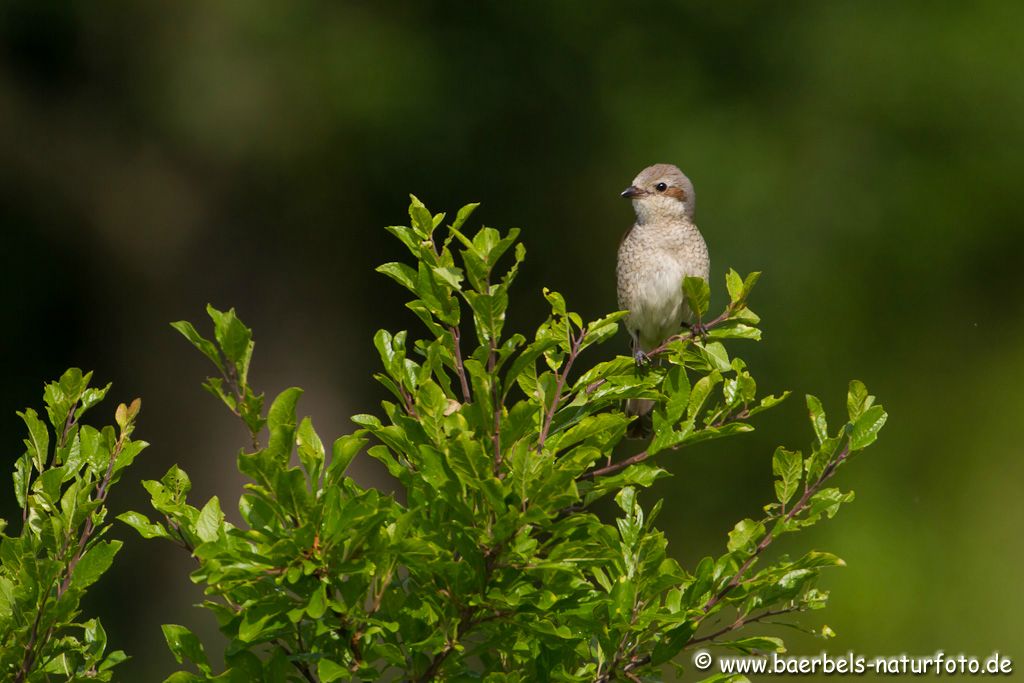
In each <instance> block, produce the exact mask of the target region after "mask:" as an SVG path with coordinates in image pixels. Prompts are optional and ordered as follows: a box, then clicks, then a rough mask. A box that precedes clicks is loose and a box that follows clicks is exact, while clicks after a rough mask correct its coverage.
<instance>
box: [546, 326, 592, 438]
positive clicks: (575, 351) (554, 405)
mask: <svg viewBox="0 0 1024 683" xmlns="http://www.w3.org/2000/svg"><path fill="white" fill-rule="evenodd" d="M586 333H587V330H586V329H582V330H580V333H579V335H577V336H576V337H574V338H573V339H572V344H571V345H570V347H569V355H568V356H567V357H566V359H565V365H564V366H562V372H561V373H560V374H559V375H558V379H557V381H556V383H555V391H554V397H553V398H552V399H551V407H550V408H548V412H547V415H545V416H544V426H543V427H542V428H541V430H540V438H538V439H537V451H538V452H539V451H540V450H541V449H543V448H544V442H545V441H546V440H547V438H548V432H549V431H551V422H552V421H553V420H554V419H555V411H556V410H558V404H559V402H560V399H561V397H562V387H563V386H565V380H566V378H568V376H569V370H571V369H572V364H573V362H574V361H575V360H576V358H577V357H578V356H579V355H580V345H581V344H583V337H584V336H586Z"/></svg>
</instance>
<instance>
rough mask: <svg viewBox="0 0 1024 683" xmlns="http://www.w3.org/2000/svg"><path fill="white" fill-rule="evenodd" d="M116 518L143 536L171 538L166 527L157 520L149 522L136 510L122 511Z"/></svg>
mask: <svg viewBox="0 0 1024 683" xmlns="http://www.w3.org/2000/svg"><path fill="white" fill-rule="evenodd" d="M117 519H119V520H120V521H122V522H124V523H125V524H127V525H128V526H130V527H131V528H133V529H135V530H136V531H137V532H139V535H140V536H142V537H143V538H171V535H170V534H169V533H167V529H165V528H164V525H163V524H160V523H159V522H156V523H154V522H151V521H149V518H148V517H146V516H145V515H143V514H141V513H138V512H122V513H121V514H119V515H118V516H117Z"/></svg>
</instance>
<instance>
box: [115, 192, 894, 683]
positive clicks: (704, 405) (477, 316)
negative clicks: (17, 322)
mask: <svg viewBox="0 0 1024 683" xmlns="http://www.w3.org/2000/svg"><path fill="white" fill-rule="evenodd" d="M474 208H475V205H470V206H467V207H465V208H463V209H462V210H461V211H459V213H458V215H457V216H456V218H455V220H454V221H452V222H451V223H450V224H449V225H447V227H442V226H443V225H444V223H445V216H444V215H443V214H438V215H433V214H431V213H430V212H429V211H428V210H427V209H426V207H424V206H423V204H422V203H420V202H419V201H418V200H416V199H415V198H413V201H412V205H411V207H410V211H409V214H410V218H411V225H410V226H398V227H390V228H388V230H389V231H390V232H391V233H392V234H393V235H395V236H396V237H397V238H398V239H399V240H400V241H401V242H402V244H404V245H405V246H406V247H407V248H408V250H409V252H410V253H411V255H412V262H411V263H400V262H395V263H387V264H384V265H383V266H381V267H380V268H379V269H378V270H379V271H380V272H381V273H383V274H385V275H387V276H388V277H390V278H391V279H393V280H394V281H395V282H397V283H398V284H399V285H401V286H402V287H404V288H406V289H407V290H408V291H409V292H410V294H411V299H410V301H409V302H408V304H407V306H408V307H409V309H410V310H412V311H413V312H414V313H415V314H416V316H417V317H418V318H419V319H420V320H421V321H422V323H423V325H424V327H425V330H426V334H425V336H423V337H422V338H414V337H411V336H410V335H409V334H408V333H407V332H405V331H401V332H396V333H391V332H388V331H385V330H381V331H380V332H378V333H377V335H376V336H375V337H374V345H375V346H376V348H377V350H378V352H379V354H380V358H381V365H382V370H381V372H380V373H379V374H377V375H376V377H377V379H378V380H379V381H380V382H381V384H382V385H383V386H384V387H386V388H387V390H388V391H389V392H390V393H391V395H392V399H391V400H387V401H384V402H383V404H382V414H381V415H368V414H367V415H356V416H355V417H354V418H353V421H354V422H355V423H356V424H357V425H358V429H356V431H354V432H353V433H351V434H347V435H344V436H342V437H340V438H338V439H337V440H336V441H334V443H333V444H332V446H331V448H330V449H329V450H330V454H329V455H328V449H327V448H326V447H325V445H324V442H323V441H322V439H321V438H320V436H319V435H318V434H317V432H316V431H315V430H314V428H313V424H312V422H311V420H310V418H308V417H305V418H302V419H299V418H298V416H297V413H296V407H297V402H298V399H299V396H300V394H301V391H300V390H299V389H295V388H292V389H287V390H285V391H284V392H282V393H281V394H280V395H279V396H278V397H277V398H276V399H274V401H273V403H272V404H271V406H270V409H269V411H268V412H267V413H266V415H265V416H264V415H263V414H262V398H261V396H260V395H259V394H256V393H255V392H254V391H253V390H252V389H251V388H250V386H249V384H248V379H247V376H248V375H247V371H248V367H249V361H250V358H251V354H252V349H253V343H252V335H251V333H250V331H249V330H248V328H246V327H245V326H244V325H243V324H242V323H241V322H240V321H239V320H238V318H237V317H236V316H235V313H234V312H233V311H228V312H226V313H225V312H220V311H217V310H215V309H213V308H210V309H209V311H208V312H209V314H210V317H211V319H212V321H213V324H214V339H213V340H208V339H206V338H204V337H202V336H201V335H200V334H199V333H198V332H196V330H195V328H194V327H193V326H192V325H190V324H189V323H175V327H176V328H177V329H178V330H179V331H180V332H181V333H182V334H183V335H184V336H185V337H186V338H188V340H189V341H190V342H191V343H192V344H193V345H195V346H196V347H197V348H198V349H199V350H200V351H201V352H202V353H203V354H204V355H206V356H207V357H208V358H209V359H210V360H211V361H212V362H213V363H214V365H215V366H216V368H217V370H218V374H219V376H218V377H215V378H212V379H210V380H208V382H207V384H206V387H207V389H209V390H210V391H211V392H212V393H214V394H215V395H216V396H218V397H219V398H220V399H221V400H222V401H223V402H224V403H225V404H227V405H228V407H229V408H230V409H231V410H232V411H233V412H234V413H235V414H237V415H239V416H240V417H241V418H242V419H243V420H244V421H245V422H246V424H247V425H248V426H249V428H250V430H251V431H252V434H253V447H252V449H251V450H243V451H242V452H240V453H239V455H238V468H239V470H240V471H241V472H242V473H243V474H245V475H246V476H247V477H248V478H249V480H250V481H249V483H248V484H246V487H245V488H246V490H245V492H244V493H243V494H242V496H241V499H240V501H239V505H238V509H239V513H240V515H241V519H242V520H243V523H242V525H241V526H235V525H233V524H231V523H229V522H227V521H226V520H225V517H224V514H223V512H222V509H221V505H220V502H219V501H218V499H217V498H213V499H211V500H210V501H208V502H207V503H206V504H205V505H203V506H202V507H195V506H193V505H192V504H190V503H189V502H188V500H187V494H188V491H189V488H190V482H189V479H188V477H187V475H186V474H185V473H184V472H182V471H181V470H180V469H178V468H177V467H173V468H172V469H171V470H170V471H169V472H168V473H167V475H166V476H165V477H164V478H163V479H162V480H160V481H148V482H145V486H146V488H147V490H148V491H149V492H150V494H151V496H152V505H153V508H154V509H155V510H156V512H157V513H158V514H159V515H160V517H161V518H162V519H163V520H164V521H163V522H161V521H156V522H154V521H150V520H149V519H148V518H146V517H145V516H144V515H141V514H139V513H127V514H126V515H122V516H121V519H122V520H123V521H125V522H126V523H128V524H130V525H131V526H133V527H135V528H136V529H137V530H138V531H139V532H140V533H141V534H142V535H143V536H145V537H147V538H152V537H162V538H166V539H168V540H171V541H172V542H174V543H177V544H179V545H180V546H182V547H183V548H185V549H186V550H188V551H189V552H190V553H191V554H192V555H193V556H194V558H195V560H196V562H197V568H196V569H195V571H194V572H193V574H192V579H193V581H195V582H196V583H198V584H200V585H202V586H203V587H204V590H205V592H206V595H207V598H208V599H207V601H206V602H205V603H204V606H205V607H206V608H208V609H209V610H211V611H212V612H213V613H214V614H215V615H216V617H217V619H218V621H219V624H220V628H221V631H222V632H223V633H224V634H225V635H226V636H227V638H228V645H227V649H226V652H225V655H224V667H223V671H222V673H219V674H218V673H215V672H214V669H213V667H212V666H211V663H210V658H209V657H208V655H207V653H206V652H205V650H204V648H203V646H202V644H201V643H200V641H199V640H198V639H197V638H196V637H195V636H194V635H193V634H192V633H191V632H190V631H189V630H188V629H187V628H185V627H184V626H178V625H168V626H165V629H164V635H165V637H166V640H167V643H168V645H169V647H170V648H171V651H172V652H173V653H174V655H175V657H176V658H177V659H178V661H179V662H181V663H183V664H187V670H183V671H180V672H178V673H176V674H174V675H173V676H171V677H170V678H169V679H168V680H169V681H175V682H184V681H204V680H231V681H250V680H262V681H275V682H276V681H324V682H326V681H338V680H376V679H385V680H418V681H427V680H468V679H477V678H483V679H484V680H487V681H492V682H498V681H545V680H557V681H610V680H624V679H632V680H636V679H637V677H638V676H653V675H657V672H658V670H659V669H660V667H662V666H664V665H665V664H667V663H675V660H676V659H677V658H679V659H680V661H684V658H680V657H679V655H680V654H681V653H682V652H683V651H684V650H686V649H687V648H689V647H691V646H693V645H695V644H697V643H706V642H709V641H711V642H714V643H717V644H719V645H722V646H726V647H731V648H734V649H737V650H741V651H755V650H757V651H760V650H780V649H782V648H783V644H782V641H781V640H779V639H777V638H760V637H759V638H751V637H746V638H743V637H738V634H736V633H735V632H737V631H739V630H741V629H742V627H744V626H745V625H747V624H750V623H753V622H760V621H764V620H766V619H768V618H774V617H776V616H778V615H782V614H789V613H795V612H800V611H804V610H810V609H817V608H820V607H822V606H823V605H824V603H825V600H826V598H827V595H826V594H825V593H824V592H823V591H820V590H818V589H817V588H815V581H816V579H817V577H818V574H819V572H820V570H821V569H823V568H825V567H830V566H838V565H841V564H842V560H840V559H839V558H837V557H835V556H834V555H831V554H829V553H823V552H815V551H812V552H809V553H807V554H805V555H803V556H801V557H800V558H798V559H796V560H792V559H789V558H788V557H785V556H783V557H780V558H777V559H775V561H774V562H773V563H767V564H765V566H762V567H759V566H758V565H759V563H763V559H762V558H763V557H764V553H765V551H766V549H767V548H768V547H769V546H770V545H771V544H772V542H773V541H774V540H775V539H777V538H779V537H780V536H781V535H782V534H784V533H787V532H794V531H797V530H799V529H801V528H804V527H807V526H810V525H812V524H814V523H815V522H817V521H818V520H819V519H820V518H821V517H822V515H825V516H827V517H831V516H833V515H834V514H835V513H836V511H837V509H838V508H839V507H840V505H841V504H842V503H845V502H847V501H849V500H851V499H852V496H853V494H852V493H843V492H841V491H839V489H835V488H826V487H825V486H824V485H825V483H826V482H827V481H829V480H830V479H831V478H832V476H833V475H834V474H835V472H836V471H837V469H838V468H840V467H841V466H842V465H843V464H845V463H846V462H847V461H848V460H849V459H850V458H851V457H852V456H853V455H854V454H855V453H856V452H858V451H859V450H861V449H862V448H864V447H866V446H867V445H869V444H870V443H871V442H872V441H873V440H874V438H875V436H876V435H877V432H878V430H879V429H880V428H881V426H882V424H883V423H884V421H885V413H884V412H883V411H882V409H881V408H880V407H878V406H874V405H873V397H870V396H868V395H867V392H866V390H865V389H864V387H863V385H862V384H860V383H859V382H854V383H851V385H850V392H849V399H848V406H849V413H850V414H849V420H848V421H847V422H846V424H845V425H844V426H843V427H841V428H840V429H839V431H838V432H835V433H830V432H829V431H828V429H827V424H826V421H825V416H824V412H823V411H822V409H821V405H820V403H819V402H818V401H817V399H814V398H813V397H808V406H809V408H810V410H811V419H812V424H813V426H814V433H815V436H816V440H815V443H814V445H813V446H812V448H811V450H810V453H809V455H807V456H806V457H804V456H803V455H802V454H801V453H796V452H792V451H788V450H785V449H781V448H780V449H779V450H778V451H776V453H775V455H774V457H773V458H772V459H771V470H772V472H773V473H774V474H775V476H776V478H777V480H776V485H775V491H776V494H777V497H778V500H777V502H773V503H771V504H769V505H767V506H765V508H764V515H763V516H762V517H761V518H760V519H756V520H754V519H745V520H742V521H740V522H739V523H738V524H736V526H735V528H734V529H733V530H732V531H731V532H729V534H728V538H727V540H726V547H725V552H724V553H723V554H722V555H720V556H719V557H707V558H704V559H703V560H702V561H701V562H700V563H699V564H698V565H697V566H696V567H694V568H692V569H690V570H687V569H684V568H683V567H681V566H680V565H679V564H678V562H676V561H675V560H674V559H672V558H671V557H670V556H669V553H668V540H667V539H666V538H665V536H664V535H663V534H662V533H661V532H660V531H659V530H658V529H657V528H656V527H655V526H654V521H655V518H656V517H657V514H658V510H659V509H660V507H661V504H660V502H659V503H656V504H655V505H654V506H653V508H651V509H649V510H645V509H644V507H643V506H641V504H640V500H639V497H640V493H641V491H642V489H644V488H645V487H648V486H650V485H651V484H652V483H653V482H654V481H656V480H657V479H659V478H661V477H665V476H668V473H667V472H666V471H665V470H664V469H662V468H661V467H659V466H658V465H656V464H654V461H655V460H656V459H664V458H666V457H672V456H671V453H672V452H673V451H677V450H678V449H681V448H690V447H693V446H696V445H697V444H699V443H700V442H702V441H707V440H710V439H717V438H723V437H728V436H733V435H737V434H740V433H742V432H745V431H749V430H750V429H752V426H751V425H750V424H749V422H748V420H749V418H751V417H753V416H754V415H756V414H757V413H759V412H761V411H763V410H766V409H768V408H770V407H772V406H773V405H775V404H777V403H778V402H779V401H781V400H783V399H784V398H785V395H783V396H777V397H776V396H767V397H758V395H757V384H756V382H755V380H754V378H753V376H752V375H751V374H750V372H749V371H748V369H747V366H746V363H744V362H743V361H742V360H741V359H740V358H738V357H735V356H733V355H731V353H730V351H729V350H728V349H727V347H726V345H725V343H724V342H725V341H728V340H730V339H733V338H739V339H758V338H759V335H760V332H759V330H758V328H757V324H758V322H759V319H758V317H757V316H756V315H755V314H754V313H753V312H752V311H751V310H750V309H749V308H748V307H747V299H748V296H749V294H750V291H751V289H752V287H753V286H754V283H755V282H756V279H757V274H756V273H754V274H752V275H750V276H748V277H747V278H745V279H744V278H741V277H740V276H739V275H738V274H737V273H735V272H734V271H730V272H729V273H728V275H727V277H726V285H727V290H728V293H729V303H728V305H727V306H726V307H725V310H724V311H723V312H722V313H721V314H720V315H718V316H717V317H715V318H713V319H710V320H708V319H707V311H708V304H709V301H710V288H709V286H708V283H706V282H703V281H699V280H697V281H695V280H693V279H688V280H687V281H686V283H685V286H684V290H685V296H686V297H687V299H688V300H689V301H690V305H691V307H692V308H693V310H694V311H695V312H696V313H697V314H698V315H699V316H700V320H699V322H700V325H698V326H695V328H694V331H693V332H686V333H683V334H680V335H678V336H676V337H673V338H671V339H669V340H666V342H665V343H664V344H663V345H662V346H661V347H660V348H658V349H655V350H654V351H653V352H652V353H651V355H652V356H656V357H657V358H658V359H659V360H660V362H659V363H657V364H654V365H652V366H648V367H644V368H638V367H637V366H636V365H635V364H634V362H633V360H632V359H631V358H629V357H626V356H619V357H617V358H614V359H613V360H610V361H604V362H600V363H596V364H593V365H590V366H585V365H584V364H583V362H582V360H581V358H582V357H583V355H584V353H585V352H586V351H587V350H588V349H589V348H590V347H592V346H594V345H596V344H600V343H603V342H606V341H608V340H609V339H611V338H612V337H613V336H614V334H615V332H616V330H617V327H618V324H617V321H618V320H620V319H621V318H622V316H623V313H622V312H617V313H613V314H611V315H608V316H606V317H603V318H600V319H598V320H594V321H588V322H584V321H583V320H582V318H581V317H580V316H579V315H578V314H576V313H574V312H572V311H571V310H570V309H569V308H568V307H567V305H566V302H565V300H564V298H563V297H562V296H561V295H560V294H558V293H557V292H551V291H547V290H545V291H544V296H545V298H546V299H547V301H548V303H549V304H550V308H551V312H550V314H549V315H548V317H547V318H546V319H545V320H544V321H543V322H542V323H541V324H540V325H539V326H538V328H537V330H536V332H535V333H534V334H533V335H532V336H531V337H529V338H528V337H526V336H524V335H522V334H518V333H512V334H507V333H506V331H505V329H504V322H505V315H506V312H507V309H508V305H509V293H510V288H511V286H512V284H513V282H514V280H515V277H516V273H517V271H518V268H519V265H520V264H521V262H522V261H523V258H524V256H525V249H524V248H523V245H522V244H520V243H518V242H517V237H518V231H516V230H512V231H509V232H508V233H504V234H503V233H501V232H500V231H498V230H494V229H492V228H487V227H485V228H481V229H480V230H478V231H477V232H476V233H475V234H473V235H472V236H470V235H469V234H468V233H467V232H465V231H464V230H463V226H464V224H465V221H466V220H467V218H468V217H469V215H470V214H471V213H472V211H473V209H474ZM499 264H505V265H499ZM470 328H472V334H469V330H470ZM630 398H648V399H655V400H656V408H655V410H654V413H653V416H652V419H653V425H654V431H655V435H654V437H653V439H652V440H651V442H650V443H649V444H648V445H647V447H646V448H645V449H643V450H641V451H639V452H635V453H633V454H632V455H628V456H625V457H623V456H619V457H616V454H617V450H616V447H617V446H618V445H619V444H620V442H621V441H622V440H623V437H624V435H625V433H626V427H627V424H628V422H629V420H630V419H631V418H629V417H627V416H626V415H625V414H624V412H623V410H622V406H623V403H624V401H625V400H626V399H630ZM263 428H265V429H266V432H267V434H268V438H267V440H266V446H260V439H259V435H260V434H261V432H262V431H263ZM363 453H365V455H366V456H369V457H371V458H374V459H376V460H378V461H379V462H381V463H382V464H383V465H384V466H385V467H386V469H387V471H388V472H389V473H390V474H391V476H393V477H394V478H395V480H396V481H397V483H398V486H399V494H398V495H397V496H392V495H386V494H384V493H381V492H380V491H378V490H375V489H372V488H369V489H367V488H364V487H362V486H360V485H358V484H357V483H356V482H355V481H354V480H353V479H352V478H351V477H349V476H348V475H347V474H346V472H347V469H348V467H349V465H350V464H351V462H352V460H353V458H354V457H356V456H357V455H359V454H363ZM764 467H765V469H766V470H767V467H768V462H767V461H766V462H765V464H764ZM606 497H611V498H612V499H613V500H614V502H615V505H616V506H617V509H618V510H619V512H618V513H617V517H616V519H614V520H613V522H612V523H605V522H604V521H602V520H601V519H600V518H599V517H598V516H597V515H596V514H594V513H593V512H592V511H591V506H592V504H593V503H594V501H596V500H599V499H601V498H606ZM794 499H795V500H794ZM723 624H724V626H723ZM217 668H218V669H221V667H217Z"/></svg>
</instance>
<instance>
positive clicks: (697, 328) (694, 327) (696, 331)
mask: <svg viewBox="0 0 1024 683" xmlns="http://www.w3.org/2000/svg"><path fill="white" fill-rule="evenodd" d="M685 325H686V329H687V330H689V331H690V334H691V335H693V338H694V339H707V338H708V328H707V326H706V325H705V324H704V323H702V322H701V321H699V320H698V321H696V322H692V323H685Z"/></svg>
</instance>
